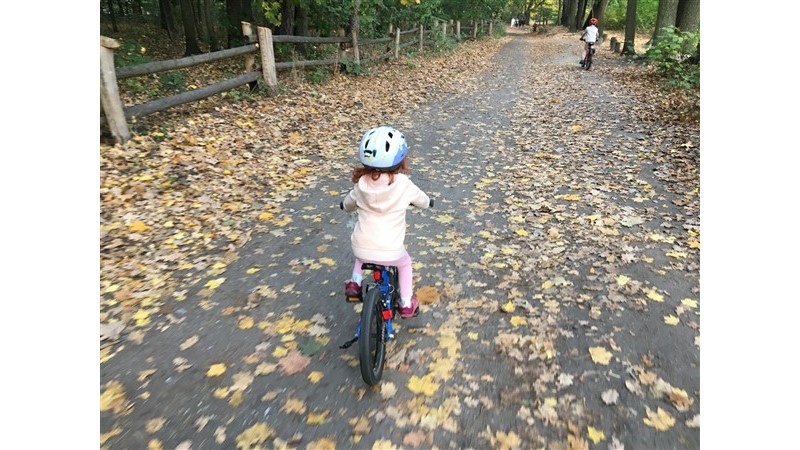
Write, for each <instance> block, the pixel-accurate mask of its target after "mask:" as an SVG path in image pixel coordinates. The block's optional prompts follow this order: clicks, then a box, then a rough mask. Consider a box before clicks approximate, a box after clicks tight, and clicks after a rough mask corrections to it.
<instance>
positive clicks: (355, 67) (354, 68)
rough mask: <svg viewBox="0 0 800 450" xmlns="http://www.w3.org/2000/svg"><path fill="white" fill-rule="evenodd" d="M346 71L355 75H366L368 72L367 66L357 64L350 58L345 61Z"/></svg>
mask: <svg viewBox="0 0 800 450" xmlns="http://www.w3.org/2000/svg"><path fill="white" fill-rule="evenodd" d="M344 71H345V73H347V74H348V75H355V76H361V75H366V74H367V73H368V70H367V68H366V67H364V66H363V65H359V64H356V63H355V61H352V60H349V59H348V60H345V61H344Z"/></svg>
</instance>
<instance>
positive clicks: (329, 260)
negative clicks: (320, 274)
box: [319, 258, 336, 267]
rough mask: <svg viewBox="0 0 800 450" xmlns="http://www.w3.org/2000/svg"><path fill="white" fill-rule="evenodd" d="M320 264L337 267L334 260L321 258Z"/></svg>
mask: <svg viewBox="0 0 800 450" xmlns="http://www.w3.org/2000/svg"><path fill="white" fill-rule="evenodd" d="M319 263H320V264H325V265H326V266H331V267H333V266H335V265H336V261H334V260H333V259H332V258H320V259H319Z"/></svg>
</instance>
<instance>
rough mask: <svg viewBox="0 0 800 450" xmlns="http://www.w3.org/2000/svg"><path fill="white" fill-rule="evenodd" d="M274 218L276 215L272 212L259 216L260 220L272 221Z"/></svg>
mask: <svg viewBox="0 0 800 450" xmlns="http://www.w3.org/2000/svg"><path fill="white" fill-rule="evenodd" d="M273 217H275V214H272V213H271V212H263V213H261V214H259V215H258V219H259V220H270V219H272V218H273Z"/></svg>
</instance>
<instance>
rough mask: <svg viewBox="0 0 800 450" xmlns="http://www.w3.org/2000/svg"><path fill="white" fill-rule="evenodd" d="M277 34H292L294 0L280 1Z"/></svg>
mask: <svg viewBox="0 0 800 450" xmlns="http://www.w3.org/2000/svg"><path fill="white" fill-rule="evenodd" d="M278 34H280V35H284V36H285V35H292V34H294V0H282V1H281V26H280V27H278Z"/></svg>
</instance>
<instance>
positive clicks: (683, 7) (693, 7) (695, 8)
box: [675, 0, 700, 33]
mask: <svg viewBox="0 0 800 450" xmlns="http://www.w3.org/2000/svg"><path fill="white" fill-rule="evenodd" d="M675 25H676V26H677V27H678V28H680V29H681V31H685V32H688V33H696V32H698V31H700V0H680V1H679V2H678V20H677V21H676V22H675Z"/></svg>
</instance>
